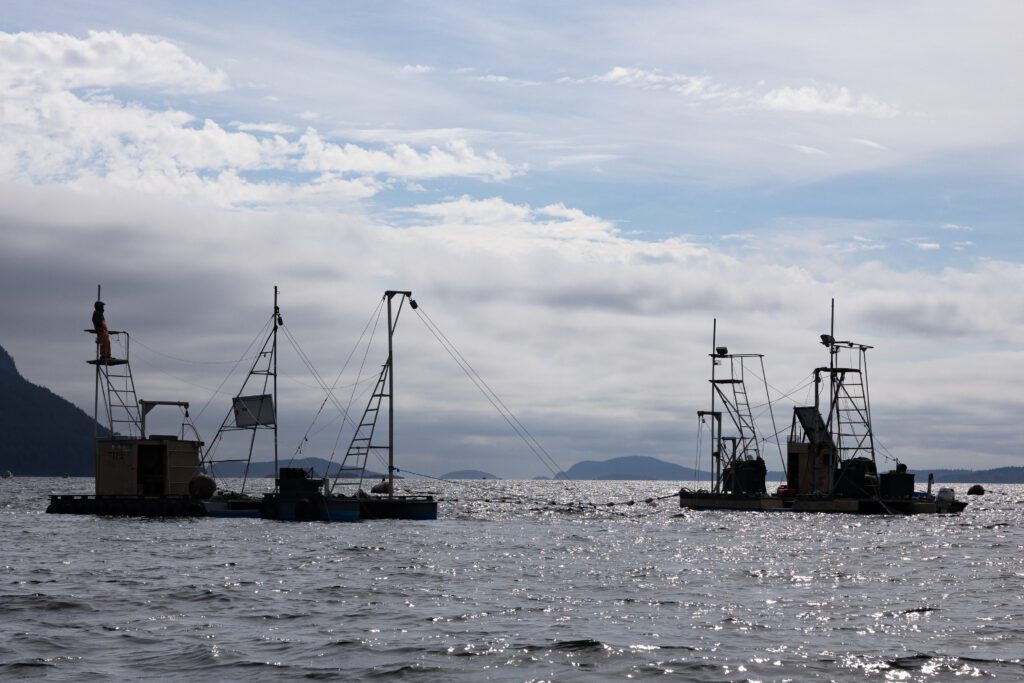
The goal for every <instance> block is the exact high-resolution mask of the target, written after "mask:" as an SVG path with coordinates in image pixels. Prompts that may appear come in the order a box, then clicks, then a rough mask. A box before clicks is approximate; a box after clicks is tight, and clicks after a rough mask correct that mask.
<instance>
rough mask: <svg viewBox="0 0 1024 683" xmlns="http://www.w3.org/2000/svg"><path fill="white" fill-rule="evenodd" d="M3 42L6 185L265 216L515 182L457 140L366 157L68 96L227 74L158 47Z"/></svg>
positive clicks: (357, 151)
mask: <svg viewBox="0 0 1024 683" xmlns="http://www.w3.org/2000/svg"><path fill="white" fill-rule="evenodd" d="M0 39H2V41H3V42H2V43H0V50H3V51H4V56H5V57H6V60H5V61H4V62H3V63H2V66H0V79H2V80H3V82H4V83H6V85H7V86H8V90H7V92H6V96H5V98H4V101H3V103H2V107H3V110H2V113H3V121H4V125H3V126H2V128H0V150H2V151H0V176H2V177H6V178H7V179H24V180H28V181H30V182H32V183H37V184H47V183H61V184H64V183H68V184H74V185H76V186H78V187H79V188H86V187H91V186H95V183H96V182H97V181H99V180H105V181H108V182H111V183H113V184H114V185H117V186H119V187H123V188H126V189H133V190H138V191H142V192H153V193H160V194H170V195H177V196H182V197H186V196H188V197H194V198H199V199H202V200H204V201H210V202H213V203H216V204H221V205H226V206H232V205H248V206H267V205H272V204H282V203H283V204H294V203H297V202H304V201H314V202H317V203H321V202H330V201H331V200H332V199H333V200H334V201H337V202H350V201H353V200H358V199H365V198H367V197H369V196H372V195H373V194H375V193H376V192H378V191H379V190H380V189H381V188H383V187H384V185H385V184H386V182H387V178H402V179H419V180H426V179H434V178H442V177H454V176H461V177H467V178H478V179H482V180H485V181H499V180H505V179H508V178H510V177H512V176H513V175H515V174H516V173H519V172H521V167H516V166H513V165H512V164H510V163H508V162H507V161H505V160H504V159H502V158H501V157H500V156H498V155H497V153H495V152H493V151H486V152H478V151H476V150H475V149H473V148H472V147H471V146H470V145H469V144H468V143H467V142H465V141H464V140H459V139H454V138H450V139H448V140H447V141H446V142H445V144H444V145H443V146H431V147H430V148H429V149H426V150H418V149H416V148H414V147H412V146H410V145H407V144H396V145H392V146H390V147H389V148H386V149H371V148H368V147H363V146H359V145H355V144H351V143H349V144H339V143H336V142H332V141H328V140H325V139H324V138H322V137H321V135H320V134H319V133H318V132H317V131H316V129H314V128H307V129H306V130H305V131H304V132H303V133H302V134H301V135H299V136H298V137H296V136H294V135H293V133H294V132H295V129H294V128H293V127H291V126H288V125H285V124H281V123H249V122H240V121H233V122H231V124H229V126H230V128H233V129H234V130H229V129H226V128H225V127H223V126H222V125H220V124H219V123H217V122H216V121H214V120H212V119H209V118H206V119H199V118H197V117H195V116H194V115H192V114H191V113H189V112H186V111H183V110H181V109H175V108H170V107H166V106H160V107H148V106H146V105H145V104H144V103H143V102H142V101H139V100H134V101H131V102H125V101H123V100H121V99H119V98H117V97H115V96H114V95H113V94H111V93H110V92H107V91H106V90H99V91H96V90H93V91H86V92H77V91H75V90H74V89H73V87H75V86H86V85H88V86H92V87H98V86H113V85H127V84H131V85H132V86H133V87H134V88H136V89H138V88H145V87H157V86H159V87H161V88H171V87H173V88H177V89H181V90H185V89H190V90H191V91H193V92H197V93H208V92H210V91H213V90H216V88H217V87H221V86H223V85H224V84H226V82H227V81H226V77H225V76H224V75H223V73H222V72H219V71H214V70H210V69H208V68H206V67H204V66H202V65H201V64H199V63H198V62H195V61H194V60H191V59H190V58H188V57H187V56H186V55H185V54H184V53H182V52H181V51H180V49H178V48H177V47H175V46H173V45H171V44H170V43H167V42H165V41H155V40H154V39H150V38H147V37H144V36H123V35H121V34H117V33H96V32H93V33H90V34H89V37H88V38H87V39H82V40H79V39H75V38H72V37H70V36H62V35H57V34H15V35H13V36H12V35H9V34H0ZM68 65H70V66H68ZM382 179H383V180H382Z"/></svg>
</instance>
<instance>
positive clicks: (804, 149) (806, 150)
mask: <svg viewBox="0 0 1024 683" xmlns="http://www.w3.org/2000/svg"><path fill="white" fill-rule="evenodd" d="M790 147H791V148H792V149H794V150H796V151H797V152H800V153H801V154H808V155H818V154H824V153H825V151H824V150H821V149H818V148H817V147H811V146H810V145H790Z"/></svg>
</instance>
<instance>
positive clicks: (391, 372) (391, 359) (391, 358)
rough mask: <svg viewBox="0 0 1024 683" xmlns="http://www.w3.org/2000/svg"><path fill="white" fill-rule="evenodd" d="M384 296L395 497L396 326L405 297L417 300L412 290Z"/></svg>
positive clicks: (391, 486) (390, 477) (391, 474)
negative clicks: (393, 305)
mask: <svg viewBox="0 0 1024 683" xmlns="http://www.w3.org/2000/svg"><path fill="white" fill-rule="evenodd" d="M396 296H399V297H401V299H399V302H398V310H396V311H394V317H392V309H391V300H392V299H394V298H395V297H396ZM384 297H385V298H386V299H387V300H388V362H387V365H386V370H385V371H386V372H387V375H388V497H389V498H393V497H394V495H395V350H394V337H395V326H396V325H397V324H398V316H399V314H400V313H401V312H402V303H403V302H404V301H405V299H409V305H410V306H412V308H413V309H414V310H415V308H416V302H415V301H414V300H413V298H412V292H410V291H398V290H393V289H389V290H387V291H386V292H384Z"/></svg>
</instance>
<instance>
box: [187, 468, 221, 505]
mask: <svg viewBox="0 0 1024 683" xmlns="http://www.w3.org/2000/svg"><path fill="white" fill-rule="evenodd" d="M188 492H189V495H191V496H192V497H193V498H200V499H202V500H209V499H211V498H213V494H214V493H216V492H217V482H216V481H214V480H213V477H211V476H209V475H206V474H203V473H199V474H196V475H194V476H193V477H192V478H191V479H190V480H189V482H188Z"/></svg>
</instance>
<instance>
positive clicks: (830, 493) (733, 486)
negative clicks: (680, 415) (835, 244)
mask: <svg viewBox="0 0 1024 683" xmlns="http://www.w3.org/2000/svg"><path fill="white" fill-rule="evenodd" d="M834 306H835V305H834V302H833V324H832V332H830V333H829V334H823V335H821V344H822V345H823V346H825V348H827V349H828V352H829V364H828V366H827V367H818V368H815V369H814V372H813V377H814V405H813V406H797V407H794V408H793V417H792V422H791V425H790V429H789V437H788V439H787V443H786V456H785V459H784V460H783V462H782V466H783V469H784V470H785V473H786V481H785V483H783V484H781V485H780V486H778V488H776V490H775V491H774V492H771V493H769V492H768V491H767V488H766V484H765V478H766V472H767V467H766V465H765V461H764V458H763V457H762V454H761V452H760V444H761V440H760V439H759V437H758V433H757V430H756V427H755V421H754V416H753V414H752V411H751V408H750V403H749V399H748V395H747V391H746V381H745V379H746V377H745V376H746V374H747V367H748V362H749V360H750V359H758V360H761V377H762V378H763V376H764V364H763V360H762V356H760V355H759V354H730V353H729V350H728V348H727V347H724V346H717V345H716V344H717V340H716V339H715V335H714V334H713V335H712V353H711V359H712V373H711V386H712V402H711V410H708V411H699V412H698V417H699V418H700V420H701V421H702V423H707V422H708V421H709V422H710V425H711V428H710V436H711V438H710V441H711V466H712V472H711V486H710V489H699V490H691V489H688V488H683V489H681V490H680V492H679V505H680V507H681V508H686V509H691V510H741V511H791V512H827V513H848V514H904V515H912V514H929V513H956V512H961V511H962V510H963V509H964V508H965V507H967V503H966V502H963V501H959V500H957V499H956V495H955V492H954V490H953V489H951V488H940V489H939V490H938V492H937V494H933V493H932V486H933V478H932V476H931V475H928V487H927V490H926V491H916V490H915V483H914V474H913V473H911V472H908V471H907V467H906V465H905V464H903V463H899V462H897V463H896V466H895V468H893V469H892V470H890V471H887V472H882V473H879V472H878V468H877V464H876V458H875V436H874V432H873V429H872V425H871V405H870V395H869V392H868V378H867V351H868V350H869V349H871V348H872V347H871V346H868V345H866V344H860V343H857V342H853V341H842V340H837V339H836V338H835V336H834V329H835V323H834V310H835V308H834ZM716 331H717V324H716ZM841 359H842V362H841ZM720 365H725V366H727V368H728V369H729V373H728V376H726V377H721V376H716V369H717V367H718V366H720ZM767 390H768V386H767V381H765V393H766V395H767ZM719 403H720V404H721V405H722V408H721V409H716V406H717V405H718V404H719ZM767 405H768V407H769V412H770V408H771V403H770V401H769V402H768V403H767ZM823 406H824V407H825V408H826V410H827V412H826V413H823V412H822V407H823ZM773 422H774V418H773ZM773 426H774V425H773ZM775 433H776V435H777V434H778V430H775ZM781 450H782V449H781V444H780V445H779V451H780V456H781Z"/></svg>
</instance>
